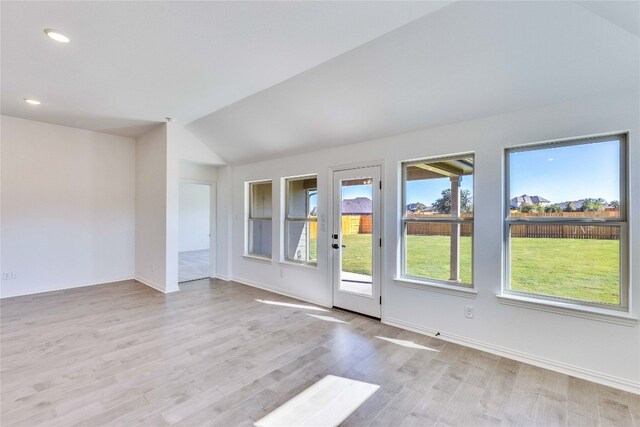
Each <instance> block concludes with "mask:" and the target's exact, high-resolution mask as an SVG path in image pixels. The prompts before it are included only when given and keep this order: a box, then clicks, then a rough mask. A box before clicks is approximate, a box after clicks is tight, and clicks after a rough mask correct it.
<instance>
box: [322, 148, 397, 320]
mask: <svg viewBox="0 0 640 427" xmlns="http://www.w3.org/2000/svg"><path fill="white" fill-rule="evenodd" d="M373 166H378V167H379V168H380V181H382V188H381V189H380V212H379V215H380V220H379V221H380V238H381V239H382V247H381V248H380V251H379V259H378V260H377V261H378V263H379V266H380V267H379V271H380V279H379V280H380V298H381V303H380V320H381V321H382V319H384V311H385V310H384V307H385V300H386V297H385V277H386V266H385V262H384V260H385V259H386V256H385V253H386V251H385V249H386V247H387V236H386V234H385V189H386V185H385V182H386V177H385V161H384V160H383V159H381V160H373V161H369V162H357V163H347V164H343V165H336V166H330V167H329V168H328V173H327V177H328V180H327V183H328V185H327V187H328V190H329V191H327V194H328V200H327V201H328V203H327V251H328V258H327V260H328V264H329V271H328V273H329V286H330V288H331V291H330V295H331V298H330V301H331V303H330V305H331V306H333V302H334V296H335V292H336V290H335V283H334V281H335V277H336V276H335V273H336V272H335V268H336V260H335V256H336V251H335V250H334V249H333V248H332V247H331V243H332V239H331V235H332V234H333V230H334V229H335V228H334V223H335V220H334V219H335V218H334V217H335V215H334V214H335V211H334V209H335V207H336V206H335V203H336V197H337V195H336V194H335V185H334V184H335V183H334V181H333V174H334V172H341V171H348V170H352V169H361V168H368V167H373ZM374 261H375V260H374ZM337 308H340V307H337ZM359 314H361V313H359ZM362 315H363V316H367V315H366V314H362Z"/></svg>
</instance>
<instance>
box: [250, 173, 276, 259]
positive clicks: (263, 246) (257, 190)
mask: <svg viewBox="0 0 640 427" xmlns="http://www.w3.org/2000/svg"><path fill="white" fill-rule="evenodd" d="M271 200H272V199H271V181H261V182H250V183H249V220H248V224H247V230H248V233H247V234H248V245H247V248H248V249H247V252H248V254H249V255H256V256H261V257H266V258H271V246H272V244H271V242H272V240H271V234H272V227H271V208H272V207H271Z"/></svg>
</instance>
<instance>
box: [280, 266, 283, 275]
mask: <svg viewBox="0 0 640 427" xmlns="http://www.w3.org/2000/svg"><path fill="white" fill-rule="evenodd" d="M280 277H284V268H281V269H280Z"/></svg>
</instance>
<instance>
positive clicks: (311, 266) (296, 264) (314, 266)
mask: <svg viewBox="0 0 640 427" xmlns="http://www.w3.org/2000/svg"><path fill="white" fill-rule="evenodd" d="M279 263H280V264H282V265H291V266H293V267H301V268H306V269H307V270H317V269H318V264H311V263H308V262H295V261H284V260H283V261H279Z"/></svg>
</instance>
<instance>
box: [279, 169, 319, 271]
mask: <svg viewBox="0 0 640 427" xmlns="http://www.w3.org/2000/svg"><path fill="white" fill-rule="evenodd" d="M285 189H286V191H285V206H286V213H285V220H284V243H285V247H284V257H285V259H286V260H288V261H294V262H300V263H307V264H316V263H317V250H318V226H317V225H318V224H317V215H318V213H317V210H318V179H317V178H316V177H315V176H310V177H303V178H288V179H286V180H285Z"/></svg>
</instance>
